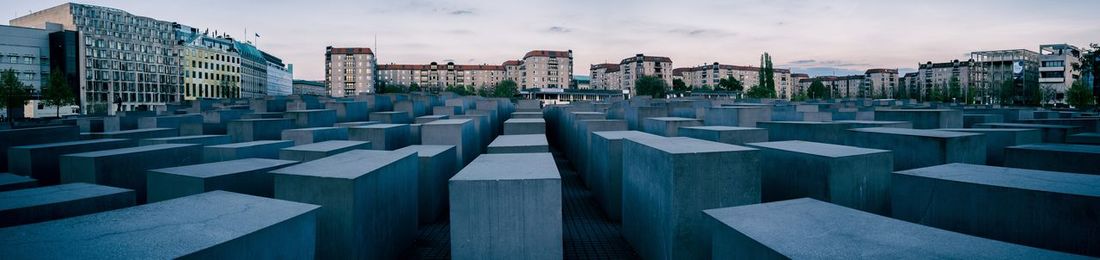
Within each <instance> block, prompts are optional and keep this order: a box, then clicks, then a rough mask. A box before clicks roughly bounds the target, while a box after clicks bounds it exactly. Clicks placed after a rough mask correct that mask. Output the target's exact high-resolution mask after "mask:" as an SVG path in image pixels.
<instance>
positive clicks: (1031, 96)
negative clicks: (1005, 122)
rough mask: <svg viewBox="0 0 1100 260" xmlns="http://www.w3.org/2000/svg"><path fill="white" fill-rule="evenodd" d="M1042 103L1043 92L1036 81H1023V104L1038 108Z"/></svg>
mask: <svg viewBox="0 0 1100 260" xmlns="http://www.w3.org/2000/svg"><path fill="white" fill-rule="evenodd" d="M1042 102H1043V90H1042V88H1040V87H1039V82H1038V81H1034V82H1032V81H1024V104H1026V105H1029V106H1039V103H1042Z"/></svg>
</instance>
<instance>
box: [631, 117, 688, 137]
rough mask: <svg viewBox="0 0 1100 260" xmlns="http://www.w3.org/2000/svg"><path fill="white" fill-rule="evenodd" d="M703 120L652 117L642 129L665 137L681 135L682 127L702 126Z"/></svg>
mask: <svg viewBox="0 0 1100 260" xmlns="http://www.w3.org/2000/svg"><path fill="white" fill-rule="evenodd" d="M702 125H703V122H702V121H699V120H698V119H694V118H683V117H652V118H646V119H645V121H643V123H642V131H644V132H646V133H650V134H655V135H659V136H665V137H676V136H679V135H677V133H678V132H679V131H680V127H689V126H702Z"/></svg>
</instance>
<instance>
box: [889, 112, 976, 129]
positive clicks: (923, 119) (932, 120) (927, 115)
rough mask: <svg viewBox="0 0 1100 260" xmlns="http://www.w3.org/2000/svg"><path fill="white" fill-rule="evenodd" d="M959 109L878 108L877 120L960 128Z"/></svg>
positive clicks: (931, 126)
mask: <svg viewBox="0 0 1100 260" xmlns="http://www.w3.org/2000/svg"><path fill="white" fill-rule="evenodd" d="M962 114H963V113H962V111H961V110H953V109H879V110H876V111H875V120H878V121H909V122H913V128H914V129H936V128H962V127H963V116H962Z"/></svg>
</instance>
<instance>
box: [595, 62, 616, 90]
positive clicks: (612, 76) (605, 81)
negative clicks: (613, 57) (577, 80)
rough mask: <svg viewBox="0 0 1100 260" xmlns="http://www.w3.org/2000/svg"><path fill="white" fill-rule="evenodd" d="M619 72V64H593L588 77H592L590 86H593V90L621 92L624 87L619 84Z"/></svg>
mask: <svg viewBox="0 0 1100 260" xmlns="http://www.w3.org/2000/svg"><path fill="white" fill-rule="evenodd" d="M618 72H619V64H614V63H600V64H592V66H590V67H589V69H588V73H589V74H588V75H589V76H590V77H591V80H590V81H589V82H590V83H589V84H590V85H592V89H599V90H621V89H622V87H621V86H620V84H619V77H618V75H619V73H618Z"/></svg>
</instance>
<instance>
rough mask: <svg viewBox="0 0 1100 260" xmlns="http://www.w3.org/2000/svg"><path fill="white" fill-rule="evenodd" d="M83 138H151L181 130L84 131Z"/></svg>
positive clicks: (173, 134) (176, 134)
mask: <svg viewBox="0 0 1100 260" xmlns="http://www.w3.org/2000/svg"><path fill="white" fill-rule="evenodd" d="M80 135H81V137H82V139H103V138H108V139H133V140H138V139H149V138H164V137H173V136H179V130H177V129H175V128H143V129H133V130H122V131H116V132H102V133H83V134H80Z"/></svg>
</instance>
